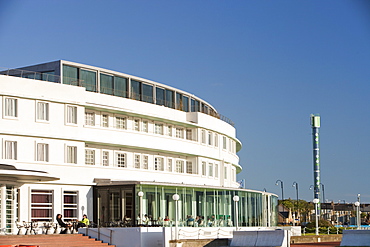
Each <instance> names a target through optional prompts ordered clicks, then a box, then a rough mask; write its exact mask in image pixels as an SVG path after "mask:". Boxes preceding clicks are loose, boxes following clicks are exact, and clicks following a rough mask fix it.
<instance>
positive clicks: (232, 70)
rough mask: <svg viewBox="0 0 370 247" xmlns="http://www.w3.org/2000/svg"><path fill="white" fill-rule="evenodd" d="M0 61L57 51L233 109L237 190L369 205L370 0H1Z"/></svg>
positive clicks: (52, 56)
mask: <svg viewBox="0 0 370 247" xmlns="http://www.w3.org/2000/svg"><path fill="white" fill-rule="evenodd" d="M0 47H1V53H0V67H11V68H13V67H20V66H25V65H31V64H37V63H41V62H48V61H54V60H59V59H65V60H69V61H75V62H80V63H84V64H90V65H95V66H99V67H104V68H108V69H112V70H117V71H121V72H125V73H128V74H133V75H137V76H140V77H144V78H148V79H151V80H155V81H158V82H162V83H165V84H168V85H171V86H174V87H177V88H180V89H183V90H185V91H188V92H191V93H193V94H195V95H197V96H199V97H201V98H203V99H205V100H207V101H208V102H209V103H211V104H212V105H213V106H214V107H216V109H218V111H219V112H220V113H221V114H223V115H225V116H227V117H229V118H231V119H232V120H233V121H234V122H235V123H236V127H237V136H238V138H239V139H240V140H241V141H242V143H243V148H242V150H241V151H240V152H239V156H240V164H241V165H242V166H243V171H242V172H241V173H240V174H239V175H238V179H246V185H247V188H252V189H257V190H263V189H266V190H267V191H270V192H274V193H277V194H278V195H279V196H280V195H281V190H280V187H279V186H275V181H276V180H277V179H280V180H282V181H283V182H284V194H285V197H291V198H296V191H295V188H293V187H292V184H293V182H294V181H296V182H297V183H298V184H299V197H300V198H302V199H305V200H312V197H313V193H312V191H310V190H309V187H310V185H311V184H313V165H312V164H313V161H312V138H311V137H312V135H311V127H310V121H309V117H310V114H311V113H319V114H320V115H321V120H322V127H321V129H320V134H321V136H320V137H321V145H320V149H321V179H322V183H323V184H324V186H325V197H326V199H329V200H334V201H338V200H345V201H346V202H353V201H355V200H356V195H357V193H361V199H362V201H363V202H370V186H369V181H370V179H369V175H370V112H369V101H370V97H369V93H370V83H369V81H370V61H369V59H370V2H369V1H367V0H363V1H359V0H330V1H329V0H328V1H326V0H324V1H316V0H301V1H297V0H291V1H271V0H270V1H257V0H253V1H252V0H244V1H238V0H234V1H226V0H224V1H219V0H201V1H200V0H198V1H191V0H190V1H189V0H187V1H176V0H168V1H162V0H155V1H149V0H148V1H140V0H135V1H118V0H117V1H112V0H106V1H91V0H90V1H86V0H80V1H72V0H63V1H47V0H43V1H41V0H32V1H18V0H13V1H8V0H0Z"/></svg>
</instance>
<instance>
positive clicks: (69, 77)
mask: <svg viewBox="0 0 370 247" xmlns="http://www.w3.org/2000/svg"><path fill="white" fill-rule="evenodd" d="M63 84H68V85H74V86H78V68H76V67H72V66H68V65H63Z"/></svg>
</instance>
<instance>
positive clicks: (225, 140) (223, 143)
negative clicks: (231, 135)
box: [222, 136, 227, 149]
mask: <svg viewBox="0 0 370 247" xmlns="http://www.w3.org/2000/svg"><path fill="white" fill-rule="evenodd" d="M226 144H227V139H226V136H223V137H222V148H223V149H226V148H227V146H226Z"/></svg>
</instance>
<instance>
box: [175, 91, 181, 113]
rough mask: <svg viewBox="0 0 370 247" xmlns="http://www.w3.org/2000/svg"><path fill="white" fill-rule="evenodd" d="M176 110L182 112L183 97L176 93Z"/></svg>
mask: <svg viewBox="0 0 370 247" xmlns="http://www.w3.org/2000/svg"><path fill="white" fill-rule="evenodd" d="M176 109H177V110H182V95H181V94H179V93H176Z"/></svg>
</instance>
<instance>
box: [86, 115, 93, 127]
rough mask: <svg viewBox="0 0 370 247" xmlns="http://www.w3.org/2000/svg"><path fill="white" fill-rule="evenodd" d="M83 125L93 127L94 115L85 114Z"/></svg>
mask: <svg viewBox="0 0 370 247" xmlns="http://www.w3.org/2000/svg"><path fill="white" fill-rule="evenodd" d="M85 125H89V126H95V113H93V112H85Z"/></svg>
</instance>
